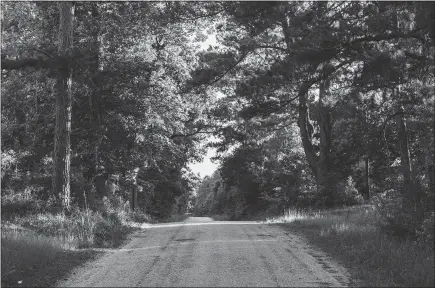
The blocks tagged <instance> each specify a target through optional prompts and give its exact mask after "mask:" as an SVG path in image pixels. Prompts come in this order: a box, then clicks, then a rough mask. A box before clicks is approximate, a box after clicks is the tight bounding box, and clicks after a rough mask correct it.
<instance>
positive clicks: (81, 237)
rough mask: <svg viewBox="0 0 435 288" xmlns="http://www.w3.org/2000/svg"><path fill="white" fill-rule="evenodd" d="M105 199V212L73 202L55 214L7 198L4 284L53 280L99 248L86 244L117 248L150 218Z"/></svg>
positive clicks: (50, 282) (40, 283) (44, 283)
mask: <svg viewBox="0 0 435 288" xmlns="http://www.w3.org/2000/svg"><path fill="white" fill-rule="evenodd" d="M29 201H30V200H29ZM20 203H21V202H20ZM25 204H26V205H28V203H27V202H26V203H25ZM103 204H104V209H103V210H102V211H90V210H88V209H85V210H81V209H79V208H77V207H73V208H72V209H70V210H69V211H67V212H62V211H59V212H55V213H53V212H49V211H45V212H44V211H43V210H42V209H35V210H32V211H31V212H29V211H22V210H23V209H21V208H22V206H23V205H17V203H16V202H13V201H10V202H6V203H2V236H1V239H2V246H1V249H2V250H1V252H2V254H1V263H2V272H1V274H2V286H21V287H22V286H39V287H45V286H50V285H54V284H55V282H56V281H57V280H58V279H60V278H62V277H64V276H66V275H67V274H68V273H69V271H70V270H71V269H72V267H75V266H77V265H80V264H81V263H82V262H83V261H86V260H87V259H90V258H91V257H93V255H94V253H96V252H95V251H92V250H81V248H89V247H104V248H115V247H118V246H120V245H121V244H122V243H123V241H124V239H126V236H127V235H128V232H130V231H132V230H133V229H135V228H133V227H132V226H134V225H131V222H132V220H136V221H138V220H146V219H147V217H145V216H144V215H142V214H140V213H137V212H135V213H128V211H127V210H126V209H125V208H124V207H121V206H120V207H115V206H113V205H109V204H108V203H103ZM25 207H27V206H25ZM3 208H9V209H4V210H3ZM18 208H19V209H18ZM136 224H138V223H136ZM136 226H137V225H136ZM19 281H20V282H19Z"/></svg>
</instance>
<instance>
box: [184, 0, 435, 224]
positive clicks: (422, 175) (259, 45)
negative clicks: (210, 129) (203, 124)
mask: <svg viewBox="0 0 435 288" xmlns="http://www.w3.org/2000/svg"><path fill="white" fill-rule="evenodd" d="M216 5H219V6H220V7H222V9H223V10H224V12H222V13H224V15H225V16H222V17H220V18H216V27H215V29H216V35H217V38H218V40H219V42H220V44H221V46H219V47H210V49H209V50H208V51H205V52H204V53H202V55H201V59H202V61H201V63H200V67H199V68H198V69H196V70H195V72H194V75H195V78H194V79H193V80H192V81H193V83H192V86H195V88H194V89H197V91H198V92H199V93H209V92H207V91H209V90H210V89H216V87H219V89H222V91H225V94H226V95H227V97H225V98H222V99H220V101H219V103H217V104H216V105H215V107H214V108H213V109H212V110H213V111H212V112H211V113H212V115H213V116H212V117H213V121H214V122H215V123H216V122H219V123H226V124H225V125H224V127H220V128H219V135H220V138H219V139H220V140H219V141H217V142H216V143H212V146H214V147H217V148H218V151H220V152H222V155H220V157H221V158H222V161H223V162H222V163H223V164H222V167H221V168H220V172H219V173H215V174H214V175H213V176H212V177H210V178H207V179H205V181H204V182H203V183H202V184H201V186H200V188H199V190H198V197H197V209H198V210H197V211H198V213H200V214H201V213H211V214H219V212H221V213H222V212H225V213H227V214H229V215H231V216H232V217H233V218H240V217H246V216H247V215H251V214H253V213H255V212H258V211H264V210H267V209H270V208H271V207H275V208H276V209H278V210H279V209H281V211H282V209H284V208H285V207H287V208H288V207H295V206H296V207H308V206H311V207H334V206H337V205H346V204H355V203H362V201H363V200H364V199H365V200H366V201H367V200H370V199H371V198H373V200H376V201H377V202H376V203H377V204H379V205H380V206H382V207H383V208H382V210H381V211H383V213H384V214H385V217H386V218H388V220H389V221H391V222H394V223H395V224H397V226H400V227H405V229H407V230H408V231H409V232H412V233H414V232H415V231H416V230H417V229H419V228H418V227H421V225H422V223H423V222H424V221H426V220H428V219H432V220H431V221H433V211H434V210H433V201H434V198H433V197H434V166H433V162H434V161H433V159H434V150H433V146H434V138H433V134H434V110H433V109H434V98H433V95H434V58H433V53H434V41H435V34H434V28H433V26H434V20H433V19H434V5H433V3H422V2H407V3H403V2H401V3H399V2H364V3H363V2H303V3H301V2H256V3H220V4H216ZM228 147H232V148H233V152H232V153H229V154H228V153H223V152H224V151H226V150H227V149H228ZM392 203H394V205H390V204H392ZM230 207H232V208H230ZM391 207H393V208H391ZM226 209H227V210H226ZM228 209H229V211H228ZM432 223H433V222H432Z"/></svg>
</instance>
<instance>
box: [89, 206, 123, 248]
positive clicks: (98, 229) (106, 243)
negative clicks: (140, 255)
mask: <svg viewBox="0 0 435 288" xmlns="http://www.w3.org/2000/svg"><path fill="white" fill-rule="evenodd" d="M106 216H107V217H105V218H102V219H101V220H100V221H99V222H97V223H96V225H95V230H94V244H95V245H96V246H98V247H108V248H110V247H117V246H119V245H120V244H121V243H122V240H123V239H124V236H125V234H127V233H128V232H129V228H128V227H126V226H124V225H123V224H122V222H121V220H120V219H119V217H118V215H117V214H116V213H113V212H112V213H108V214H107V215H106Z"/></svg>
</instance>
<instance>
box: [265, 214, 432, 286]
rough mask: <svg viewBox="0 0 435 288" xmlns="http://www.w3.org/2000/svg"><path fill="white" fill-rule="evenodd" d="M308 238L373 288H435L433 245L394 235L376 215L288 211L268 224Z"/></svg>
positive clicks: (356, 278) (359, 279) (363, 283)
mask: <svg viewBox="0 0 435 288" xmlns="http://www.w3.org/2000/svg"><path fill="white" fill-rule="evenodd" d="M267 222H269V223H279V225H280V226H282V227H284V229H287V230H289V231H291V232H293V233H297V234H300V235H302V236H304V237H305V238H306V239H307V240H308V242H310V243H311V244H312V245H314V246H317V247H319V248H320V249H322V250H323V251H324V252H326V253H328V254H329V255H330V256H332V257H333V258H334V259H336V260H337V261H338V262H340V263H342V264H343V265H344V266H345V267H347V268H348V270H349V272H350V273H351V274H352V276H353V278H354V279H355V280H358V281H360V283H361V284H362V285H363V286H370V287H395V286H402V287H434V250H433V249H434V248H433V243H418V242H415V241H412V240H406V239H402V238H399V237H395V236H392V235H390V234H389V233H388V232H387V231H386V230H385V229H384V228H383V226H382V225H380V223H381V222H380V216H379V215H378V213H377V211H376V210H375V209H374V208H373V207H370V206H360V207H354V208H348V209H341V210H336V211H328V212H320V213H319V212H318V213H297V212H292V211H289V212H288V213H286V215H285V216H283V217H278V218H273V219H269V220H268V221H267Z"/></svg>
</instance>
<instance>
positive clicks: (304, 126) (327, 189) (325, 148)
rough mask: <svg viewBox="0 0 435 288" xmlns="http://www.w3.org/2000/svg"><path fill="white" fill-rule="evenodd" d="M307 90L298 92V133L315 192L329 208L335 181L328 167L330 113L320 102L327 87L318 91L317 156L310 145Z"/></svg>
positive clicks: (325, 85)
mask: <svg viewBox="0 0 435 288" xmlns="http://www.w3.org/2000/svg"><path fill="white" fill-rule="evenodd" d="M308 89H309V88H308V86H302V87H301V88H300V90H299V118H298V125H299V131H300V135H301V139H302V146H303V148H304V152H305V155H306V157H307V161H308V164H309V165H310V168H311V169H312V171H313V173H314V175H315V178H316V186H317V192H318V194H319V196H322V197H323V200H324V201H325V203H323V204H324V205H326V206H331V205H333V198H334V195H333V194H334V191H335V186H336V183H335V180H336V179H335V177H334V175H333V173H332V171H331V165H330V164H331V163H330V150H331V128H332V127H331V126H332V123H331V119H330V113H329V111H328V109H327V107H324V105H323V102H322V100H323V98H324V96H325V94H326V91H327V89H328V85H327V83H324V82H322V83H321V84H320V89H319V102H318V103H317V105H318V110H319V113H320V119H319V130H320V131H319V132H320V143H319V144H320V145H319V149H318V150H319V151H318V152H319V153H318V154H317V151H316V150H317V149H316V147H315V146H314V145H313V143H312V125H311V124H310V123H309V112H308V108H307V103H306V95H307V93H308Z"/></svg>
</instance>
